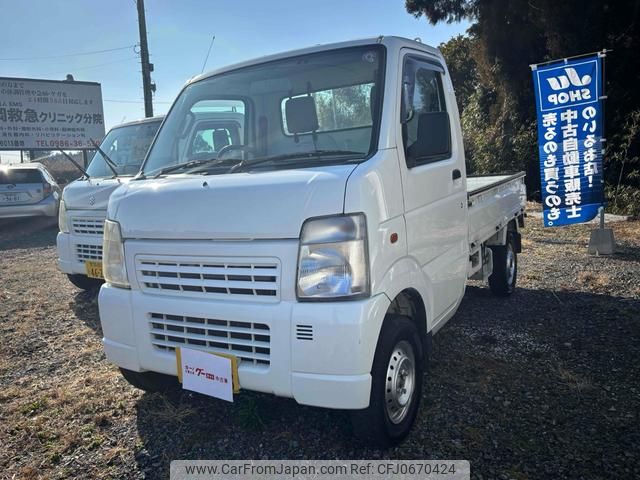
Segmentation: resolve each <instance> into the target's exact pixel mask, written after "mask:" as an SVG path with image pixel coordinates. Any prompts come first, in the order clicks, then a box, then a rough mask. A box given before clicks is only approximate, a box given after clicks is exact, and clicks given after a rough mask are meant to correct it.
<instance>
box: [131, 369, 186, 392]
mask: <svg viewBox="0 0 640 480" xmlns="http://www.w3.org/2000/svg"><path fill="white" fill-rule="evenodd" d="M120 373H122V376H123V377H124V379H125V380H126V381H127V382H129V384H131V385H132V386H134V387H136V388H139V389H140V390H144V391H145V392H150V393H153V392H159V393H169V392H175V391H178V390H180V383H179V382H178V378H177V377H172V376H171V375H163V374H162V373H156V372H134V371H132V370H127V369H126V368H121V369H120Z"/></svg>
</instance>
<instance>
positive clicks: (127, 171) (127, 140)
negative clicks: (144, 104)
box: [87, 120, 161, 177]
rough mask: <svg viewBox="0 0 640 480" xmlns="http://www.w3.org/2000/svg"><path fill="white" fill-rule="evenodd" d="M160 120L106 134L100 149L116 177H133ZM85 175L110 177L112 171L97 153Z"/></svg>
mask: <svg viewBox="0 0 640 480" xmlns="http://www.w3.org/2000/svg"><path fill="white" fill-rule="evenodd" d="M160 123H161V120H158V121H154V122H144V123H139V124H134V125H125V126H122V127H116V128H113V129H111V130H110V131H109V133H107V135H106V136H105V137H104V140H102V143H101V144H100V148H101V149H102V151H103V152H104V153H106V154H107V156H108V157H109V159H110V160H112V161H113V162H114V163H115V165H114V168H115V170H116V171H117V172H118V175H135V174H136V173H138V171H139V170H140V165H142V161H143V160H144V156H145V155H146V153H147V150H148V149H149V145H151V141H152V140H153V137H154V136H155V134H156V132H157V131H158V128H159V127H160ZM87 173H88V174H89V176H90V177H112V176H113V170H111V169H110V168H109V166H108V165H107V164H106V161H105V159H104V158H103V156H102V154H101V153H100V152H99V151H96V153H95V155H94V156H93V158H92V159H91V163H90V164H89V168H87Z"/></svg>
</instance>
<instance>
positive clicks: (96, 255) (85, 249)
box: [76, 244, 102, 263]
mask: <svg viewBox="0 0 640 480" xmlns="http://www.w3.org/2000/svg"><path fill="white" fill-rule="evenodd" d="M76 257H77V258H78V261H79V262H80V263H84V262H86V261H87V260H95V261H102V245H82V244H78V245H76Z"/></svg>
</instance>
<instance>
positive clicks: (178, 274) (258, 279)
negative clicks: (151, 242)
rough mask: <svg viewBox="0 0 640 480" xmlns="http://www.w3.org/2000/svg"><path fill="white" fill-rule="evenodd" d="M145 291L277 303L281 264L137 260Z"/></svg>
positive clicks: (203, 260) (233, 261)
mask: <svg viewBox="0 0 640 480" xmlns="http://www.w3.org/2000/svg"><path fill="white" fill-rule="evenodd" d="M136 271H137V277H138V282H139V284H140V286H141V287H142V289H143V290H145V291H147V292H151V293H160V292H161V293H162V294H164V295H177V296H195V297H206V298H218V299H227V300H228V299H239V298H244V299H247V298H251V299H252V300H255V301H267V302H268V301H277V300H278V296H279V287H280V265H279V264H278V262H277V260H275V259H271V258H268V259H251V260H248V259H232V260H230V259H228V258H197V259H195V258H186V257H185V258H184V259H180V260H174V259H173V258H171V259H162V258H158V257H155V258H149V257H144V256H142V257H141V256H139V257H136Z"/></svg>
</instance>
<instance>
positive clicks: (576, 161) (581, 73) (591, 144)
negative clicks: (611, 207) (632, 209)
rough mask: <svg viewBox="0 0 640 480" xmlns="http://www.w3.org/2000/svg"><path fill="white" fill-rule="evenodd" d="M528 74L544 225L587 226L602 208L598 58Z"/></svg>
mask: <svg viewBox="0 0 640 480" xmlns="http://www.w3.org/2000/svg"><path fill="white" fill-rule="evenodd" d="M532 70H533V83H534V87H535V95H536V109H537V112H538V115H537V120H538V152H539V159H540V181H541V191H542V202H543V210H544V225H545V226H547V227H551V226H560V225H569V224H573V223H581V222H587V221H589V220H591V219H593V218H594V217H595V216H596V215H597V213H598V208H599V207H600V206H602V204H603V188H604V181H603V177H602V147H603V145H602V141H603V139H602V134H603V121H604V120H603V115H602V97H603V94H602V58H601V54H596V55H593V56H589V57H581V58H579V59H574V60H563V61H561V62H553V63H550V64H545V65H532Z"/></svg>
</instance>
